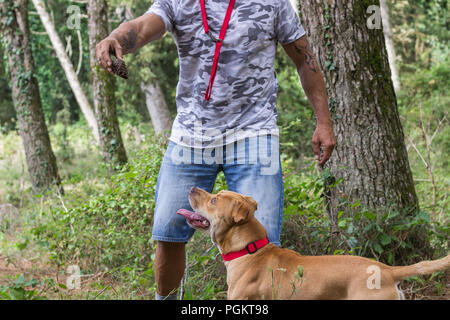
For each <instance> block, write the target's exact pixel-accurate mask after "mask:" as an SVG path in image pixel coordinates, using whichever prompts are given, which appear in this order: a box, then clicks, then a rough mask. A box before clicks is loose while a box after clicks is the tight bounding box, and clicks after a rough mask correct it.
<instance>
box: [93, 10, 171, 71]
mask: <svg viewBox="0 0 450 320" xmlns="http://www.w3.org/2000/svg"><path fill="white" fill-rule="evenodd" d="M165 31H166V29H165V25H164V22H163V21H162V20H161V18H160V17H158V16H157V15H155V14H152V13H148V14H144V15H143V16H141V17H139V18H137V19H134V20H131V21H129V22H124V23H122V24H121V25H120V26H119V27H118V28H117V29H116V30H114V31H113V32H112V33H111V34H110V35H109V36H108V37H107V38H106V39H104V40H103V41H101V42H100V43H98V44H97V46H96V53H97V59H98V62H99V63H100V66H102V68H104V69H106V70H108V72H109V73H111V74H114V73H113V70H112V65H113V63H112V61H111V54H112V55H115V56H116V58H117V59H120V60H123V56H124V55H126V54H128V53H133V52H135V51H136V50H138V49H139V48H142V47H143V46H145V45H146V44H147V43H149V42H150V41H153V40H157V39H159V38H161V37H162V36H163V35H164V33H165Z"/></svg>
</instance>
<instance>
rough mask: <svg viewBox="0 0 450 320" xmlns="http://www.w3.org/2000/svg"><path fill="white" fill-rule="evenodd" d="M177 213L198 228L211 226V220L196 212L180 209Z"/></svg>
mask: <svg viewBox="0 0 450 320" xmlns="http://www.w3.org/2000/svg"><path fill="white" fill-rule="evenodd" d="M177 214H179V215H180V216H183V217H185V218H186V220H187V222H188V223H189V224H190V225H192V226H193V227H196V228H203V229H205V228H209V221H208V220H207V219H205V218H204V217H202V216H201V215H199V214H198V213H196V212H193V211H189V210H186V209H180V210H178V211H177Z"/></svg>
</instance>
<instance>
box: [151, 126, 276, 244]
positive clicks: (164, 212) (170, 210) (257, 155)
mask: <svg viewBox="0 0 450 320" xmlns="http://www.w3.org/2000/svg"><path fill="white" fill-rule="evenodd" d="M220 171H223V172H224V175H225V178H226V182H227V187H228V190H230V191H234V192H238V193H240V194H243V195H246V196H251V197H252V198H253V199H255V201H256V202H257V203H258V209H257V211H256V212H255V217H256V218H257V219H258V220H259V221H260V222H261V223H262V224H263V226H264V227H265V228H266V229H267V234H268V238H269V241H270V242H272V243H274V244H275V245H278V246H279V245H280V233H281V224H282V216H283V200H284V199H283V197H284V184H283V176H282V169H281V162H280V152H279V140H278V137H277V136H271V135H267V136H257V137H253V138H246V139H245V140H241V141H238V142H234V143H231V144H229V145H226V146H221V147H216V148H189V147H182V146H180V145H178V144H175V143H174V142H170V143H169V146H168V148H167V151H166V153H165V155H164V159H163V162H162V165H161V168H160V172H159V176H158V182H157V185H156V195H155V200H156V206H155V213H154V219H153V220H154V222H153V231H152V239H153V240H157V241H166V242H184V243H185V242H187V241H188V240H189V239H190V238H191V237H192V236H193V234H194V232H195V230H194V229H192V228H191V227H190V226H189V225H188V224H187V223H186V219H185V218H184V217H182V216H180V215H177V211H178V210H179V209H188V210H192V208H191V206H190V205H189V200H188V196H189V191H190V189H191V188H192V187H193V186H196V187H199V188H202V189H204V190H206V191H208V192H212V190H213V188H214V183H215V181H216V177H217V175H218V173H219V172H220Z"/></svg>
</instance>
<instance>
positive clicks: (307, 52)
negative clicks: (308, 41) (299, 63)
mask: <svg viewBox="0 0 450 320" xmlns="http://www.w3.org/2000/svg"><path fill="white" fill-rule="evenodd" d="M294 48H295V51H296V52H297V53H298V54H301V55H303V56H304V59H305V63H306V65H307V66H308V67H309V69H310V70H311V71H312V72H317V71H318V70H319V67H318V65H317V62H316V58H315V57H314V54H313V53H312V51H311V48H310V47H309V45H301V44H298V43H295V44H294Z"/></svg>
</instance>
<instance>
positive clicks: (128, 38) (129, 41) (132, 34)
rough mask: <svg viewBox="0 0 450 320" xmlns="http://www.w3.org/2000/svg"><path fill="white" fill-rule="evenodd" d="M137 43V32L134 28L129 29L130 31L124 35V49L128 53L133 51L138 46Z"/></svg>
mask: <svg viewBox="0 0 450 320" xmlns="http://www.w3.org/2000/svg"><path fill="white" fill-rule="evenodd" d="M136 43H137V33H136V31H134V29H131V30H130V31H128V33H127V34H126V35H125V36H124V37H123V46H122V47H123V50H124V51H125V52H127V53H129V52H132V51H133V49H134V48H136Z"/></svg>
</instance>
